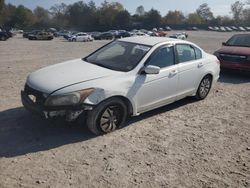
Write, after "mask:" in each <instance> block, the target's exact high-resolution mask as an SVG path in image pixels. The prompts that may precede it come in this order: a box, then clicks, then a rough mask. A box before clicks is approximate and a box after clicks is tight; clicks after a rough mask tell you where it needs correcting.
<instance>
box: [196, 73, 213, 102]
mask: <svg viewBox="0 0 250 188" xmlns="http://www.w3.org/2000/svg"><path fill="white" fill-rule="evenodd" d="M207 78H208V79H209V81H210V87H209V90H208V92H207V94H206V95H205V96H201V94H200V87H201V83H202V82H203V80H205V79H207ZM211 87H212V77H211V76H209V75H206V76H205V77H204V78H202V80H201V82H200V85H199V87H198V90H197V92H196V98H197V99H198V100H203V99H205V98H206V97H207V96H208V94H209V92H210V90H211Z"/></svg>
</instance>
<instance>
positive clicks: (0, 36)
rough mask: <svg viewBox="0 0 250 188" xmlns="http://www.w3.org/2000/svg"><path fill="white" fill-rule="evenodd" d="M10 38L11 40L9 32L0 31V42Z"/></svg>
mask: <svg viewBox="0 0 250 188" xmlns="http://www.w3.org/2000/svg"><path fill="white" fill-rule="evenodd" d="M8 38H10V36H9V35H8V33H7V32H5V31H0V40H1V41H5V40H7V39H8Z"/></svg>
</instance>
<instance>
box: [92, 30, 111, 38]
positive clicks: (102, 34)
mask: <svg viewBox="0 0 250 188" xmlns="http://www.w3.org/2000/svg"><path fill="white" fill-rule="evenodd" d="M93 37H94V39H95V40H112V39H113V38H114V34H113V33H111V32H104V33H100V34H99V35H96V36H93Z"/></svg>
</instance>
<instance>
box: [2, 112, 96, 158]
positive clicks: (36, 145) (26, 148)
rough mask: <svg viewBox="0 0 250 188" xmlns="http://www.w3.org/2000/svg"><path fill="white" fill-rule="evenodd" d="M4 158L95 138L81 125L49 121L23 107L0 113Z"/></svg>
mask: <svg viewBox="0 0 250 188" xmlns="http://www.w3.org/2000/svg"><path fill="white" fill-rule="evenodd" d="M0 122H1V125H0V148H1V149H0V157H14V156H19V155H25V154H27V153H34V152H38V151H44V150H49V149H52V148H56V147H59V146H62V145H66V144H71V143H76V142H82V141H85V140H88V139H91V138H93V137H94V135H93V134H92V133H91V132H90V131H89V130H88V129H87V128H86V126H82V125H80V124H79V123H77V124H72V125H71V124H70V125H69V124H67V123H66V122H64V121H60V120H57V121H52V120H51V121H48V120H44V119H42V118H40V117H38V116H34V115H31V114H30V113H29V112H28V111H26V110H25V109H24V108H23V107H19V108H14V109H9V110H6V111H2V112H0Z"/></svg>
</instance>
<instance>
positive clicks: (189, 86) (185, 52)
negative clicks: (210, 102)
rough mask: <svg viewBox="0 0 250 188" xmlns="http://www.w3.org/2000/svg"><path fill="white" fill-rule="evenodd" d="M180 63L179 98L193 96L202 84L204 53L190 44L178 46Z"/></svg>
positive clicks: (177, 51) (177, 52)
mask: <svg viewBox="0 0 250 188" xmlns="http://www.w3.org/2000/svg"><path fill="white" fill-rule="evenodd" d="M176 54H177V61H178V63H179V67H178V71H179V83H178V89H177V93H178V98H177V99H180V98H183V97H185V96H187V95H190V94H193V93H194V92H195V90H196V88H197V84H198V83H199V82H200V79H201V76H202V73H203V71H202V69H203V65H204V64H203V59H202V52H201V50H200V49H198V48H196V47H194V46H192V45H190V44H176Z"/></svg>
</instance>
